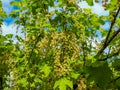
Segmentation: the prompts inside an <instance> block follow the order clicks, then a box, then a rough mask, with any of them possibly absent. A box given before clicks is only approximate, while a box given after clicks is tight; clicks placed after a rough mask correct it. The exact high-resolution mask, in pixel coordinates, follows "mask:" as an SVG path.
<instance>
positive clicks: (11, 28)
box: [2, 0, 109, 35]
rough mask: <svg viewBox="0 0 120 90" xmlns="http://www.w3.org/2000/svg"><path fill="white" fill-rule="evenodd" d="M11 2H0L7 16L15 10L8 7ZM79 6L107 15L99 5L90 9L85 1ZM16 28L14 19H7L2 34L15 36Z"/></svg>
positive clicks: (95, 4)
mask: <svg viewBox="0 0 120 90" xmlns="http://www.w3.org/2000/svg"><path fill="white" fill-rule="evenodd" d="M11 1H12V0H2V3H3V8H4V10H5V12H6V13H7V15H9V13H10V12H11V11H12V10H14V9H15V7H13V6H10V2H11ZM79 6H80V7H81V8H91V9H92V12H94V13H96V14H98V15H99V16H101V15H105V16H106V15H109V12H108V11H105V10H104V8H103V7H102V5H101V4H100V3H95V2H94V6H92V7H90V6H89V5H88V4H87V3H86V2H85V1H82V2H81V3H79ZM51 10H52V8H51ZM102 27H103V28H104V29H108V28H109V23H106V24H105V25H104V26H102ZM16 28H17V26H16V25H15V24H14V19H13V18H11V17H8V18H6V19H4V22H3V25H2V30H3V34H4V35H5V34H8V33H12V34H15V33H16Z"/></svg>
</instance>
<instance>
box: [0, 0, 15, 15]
mask: <svg viewBox="0 0 120 90" xmlns="http://www.w3.org/2000/svg"><path fill="white" fill-rule="evenodd" d="M1 1H2V7H3V9H4V10H5V12H6V13H7V14H9V13H10V12H11V11H12V10H13V7H12V6H11V5H10V2H11V1H13V0H1Z"/></svg>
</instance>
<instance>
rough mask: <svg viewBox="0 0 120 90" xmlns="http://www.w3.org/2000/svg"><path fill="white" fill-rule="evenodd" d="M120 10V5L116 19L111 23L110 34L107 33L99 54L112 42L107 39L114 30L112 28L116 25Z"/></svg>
mask: <svg viewBox="0 0 120 90" xmlns="http://www.w3.org/2000/svg"><path fill="white" fill-rule="evenodd" d="M119 11H120V7H119V8H118V10H117V12H116V14H115V16H114V19H113V21H112V23H111V26H110V30H109V32H108V34H107V36H106V39H105V42H104V44H103V46H102V48H101V49H100V51H99V52H98V53H97V55H99V54H101V53H102V52H103V51H104V49H105V48H106V47H107V46H108V44H109V43H110V42H109V43H108V42H107V41H108V38H109V36H110V33H111V31H112V28H113V26H114V24H115V21H116V19H117V16H118V14H119ZM109 41H110V40H109ZM97 55H96V56H97Z"/></svg>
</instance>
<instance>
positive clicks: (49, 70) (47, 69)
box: [41, 64, 51, 77]
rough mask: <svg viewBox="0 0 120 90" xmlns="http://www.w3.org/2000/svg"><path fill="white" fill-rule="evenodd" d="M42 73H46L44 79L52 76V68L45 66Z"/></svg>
mask: <svg viewBox="0 0 120 90" xmlns="http://www.w3.org/2000/svg"><path fill="white" fill-rule="evenodd" d="M41 72H43V73H44V77H47V76H48V75H49V74H50V72H51V67H50V66H48V65H47V64H45V65H44V66H43V67H42V69H41Z"/></svg>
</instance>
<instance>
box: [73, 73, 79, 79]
mask: <svg viewBox="0 0 120 90" xmlns="http://www.w3.org/2000/svg"><path fill="white" fill-rule="evenodd" d="M79 75H80V74H79V73H75V72H71V77H72V78H74V79H77V78H78V77H79Z"/></svg>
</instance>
